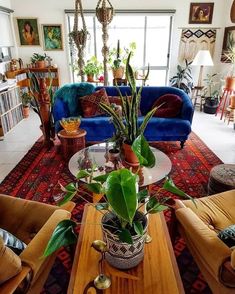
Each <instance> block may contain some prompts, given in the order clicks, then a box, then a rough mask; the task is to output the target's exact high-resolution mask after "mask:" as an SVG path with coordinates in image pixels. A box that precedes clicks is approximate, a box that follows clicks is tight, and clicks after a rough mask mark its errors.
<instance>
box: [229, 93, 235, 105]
mask: <svg viewBox="0 0 235 294" xmlns="http://www.w3.org/2000/svg"><path fill="white" fill-rule="evenodd" d="M230 107H231V108H235V95H231V96H230Z"/></svg>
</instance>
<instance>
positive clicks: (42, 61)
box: [36, 60, 46, 68]
mask: <svg viewBox="0 0 235 294" xmlns="http://www.w3.org/2000/svg"><path fill="white" fill-rule="evenodd" d="M36 67H37V68H45V67H46V65H45V60H40V61H37V62H36Z"/></svg>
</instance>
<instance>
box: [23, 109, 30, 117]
mask: <svg viewBox="0 0 235 294" xmlns="http://www.w3.org/2000/svg"><path fill="white" fill-rule="evenodd" d="M23 117H24V118H27V117H29V106H23Z"/></svg>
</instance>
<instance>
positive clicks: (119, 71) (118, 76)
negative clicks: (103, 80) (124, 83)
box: [112, 66, 125, 79]
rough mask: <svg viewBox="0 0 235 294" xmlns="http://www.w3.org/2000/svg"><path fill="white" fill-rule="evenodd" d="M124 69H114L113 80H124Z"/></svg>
mask: <svg viewBox="0 0 235 294" xmlns="http://www.w3.org/2000/svg"><path fill="white" fill-rule="evenodd" d="M124 70H125V69H124V67H123V66H120V67H119V68H112V71H113V78H114V79H122V78H123V76H124Z"/></svg>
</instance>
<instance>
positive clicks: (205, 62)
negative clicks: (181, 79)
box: [192, 50, 214, 88]
mask: <svg viewBox="0 0 235 294" xmlns="http://www.w3.org/2000/svg"><path fill="white" fill-rule="evenodd" d="M192 65H195V66H200V72H199V77H198V83H197V87H198V88H200V87H202V74H203V67H204V66H213V65H214V63H213V60H212V58H211V54H210V51H209V50H199V51H198V52H197V55H196V56H195V58H194V60H193V63H192Z"/></svg>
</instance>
